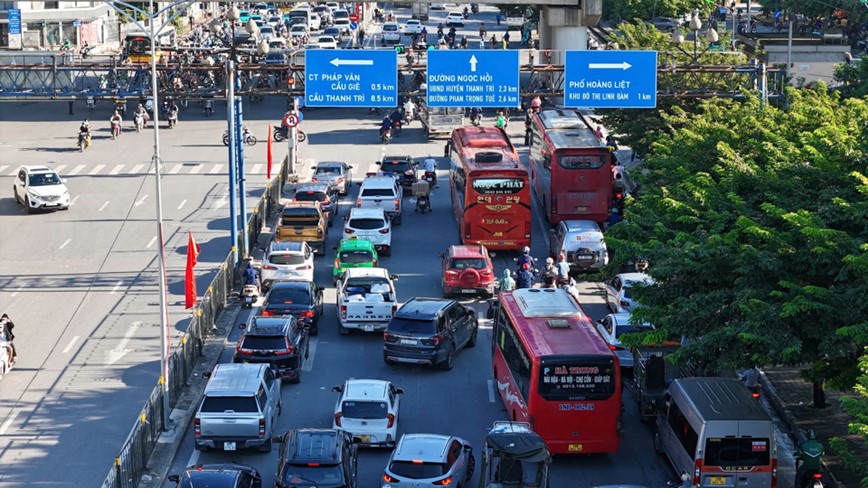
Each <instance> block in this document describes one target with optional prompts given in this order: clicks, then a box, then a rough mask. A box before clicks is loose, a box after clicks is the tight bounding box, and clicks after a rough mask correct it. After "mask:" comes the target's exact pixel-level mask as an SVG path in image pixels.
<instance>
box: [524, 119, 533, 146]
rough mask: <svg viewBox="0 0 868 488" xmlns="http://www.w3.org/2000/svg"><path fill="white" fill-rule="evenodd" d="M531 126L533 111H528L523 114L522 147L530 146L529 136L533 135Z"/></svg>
mask: <svg viewBox="0 0 868 488" xmlns="http://www.w3.org/2000/svg"><path fill="white" fill-rule="evenodd" d="M532 124H533V111H532V110H528V111H527V112H526V113H525V114H524V145H525V146H530V139H531V136H532V135H533V129H532V127H531V126H532Z"/></svg>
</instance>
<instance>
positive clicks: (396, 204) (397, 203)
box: [395, 198, 401, 210]
mask: <svg viewBox="0 0 868 488" xmlns="http://www.w3.org/2000/svg"><path fill="white" fill-rule="evenodd" d="M400 205H401V200H398V199H397V198H396V199H395V210H398V209H399V208H401V207H400Z"/></svg>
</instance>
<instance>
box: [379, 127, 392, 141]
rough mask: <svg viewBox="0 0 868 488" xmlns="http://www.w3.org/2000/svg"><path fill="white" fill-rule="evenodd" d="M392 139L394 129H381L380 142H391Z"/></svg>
mask: <svg viewBox="0 0 868 488" xmlns="http://www.w3.org/2000/svg"><path fill="white" fill-rule="evenodd" d="M391 140H392V131H391V130H390V129H385V130H381V131H380V142H382V143H383V144H389V142H390V141H391Z"/></svg>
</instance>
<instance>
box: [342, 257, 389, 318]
mask: <svg viewBox="0 0 868 488" xmlns="http://www.w3.org/2000/svg"><path fill="white" fill-rule="evenodd" d="M397 279H398V277H397V276H390V275H389V271H388V270H387V269H385V268H349V269H347V270H346V271H345V272H344V274H343V275H341V278H340V279H339V280H338V282H337V305H338V320H339V324H338V331H339V332H340V333H341V335H345V334H349V332H350V329H358V330H363V331H365V332H373V331H382V330H385V329H386V327H387V326H388V325H389V321H391V320H392V316H393V315H395V311H396V310H398V297H397V295H396V294H395V285H394V283H393V282H394V281H395V280H397Z"/></svg>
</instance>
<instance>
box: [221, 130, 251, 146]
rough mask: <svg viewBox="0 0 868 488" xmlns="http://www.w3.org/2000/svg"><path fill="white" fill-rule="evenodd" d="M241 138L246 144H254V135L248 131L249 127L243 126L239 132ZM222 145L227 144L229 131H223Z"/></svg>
mask: <svg viewBox="0 0 868 488" xmlns="http://www.w3.org/2000/svg"><path fill="white" fill-rule="evenodd" d="M241 140H242V141H244V143H245V144H247V145H248V146H255V145H256V136H254V135H253V134H251V133H250V129H248V128H247V127H245V128H244V131H243V132H242V133H241ZM223 145H224V146H228V145H229V131H228V130H227V131H223Z"/></svg>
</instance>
